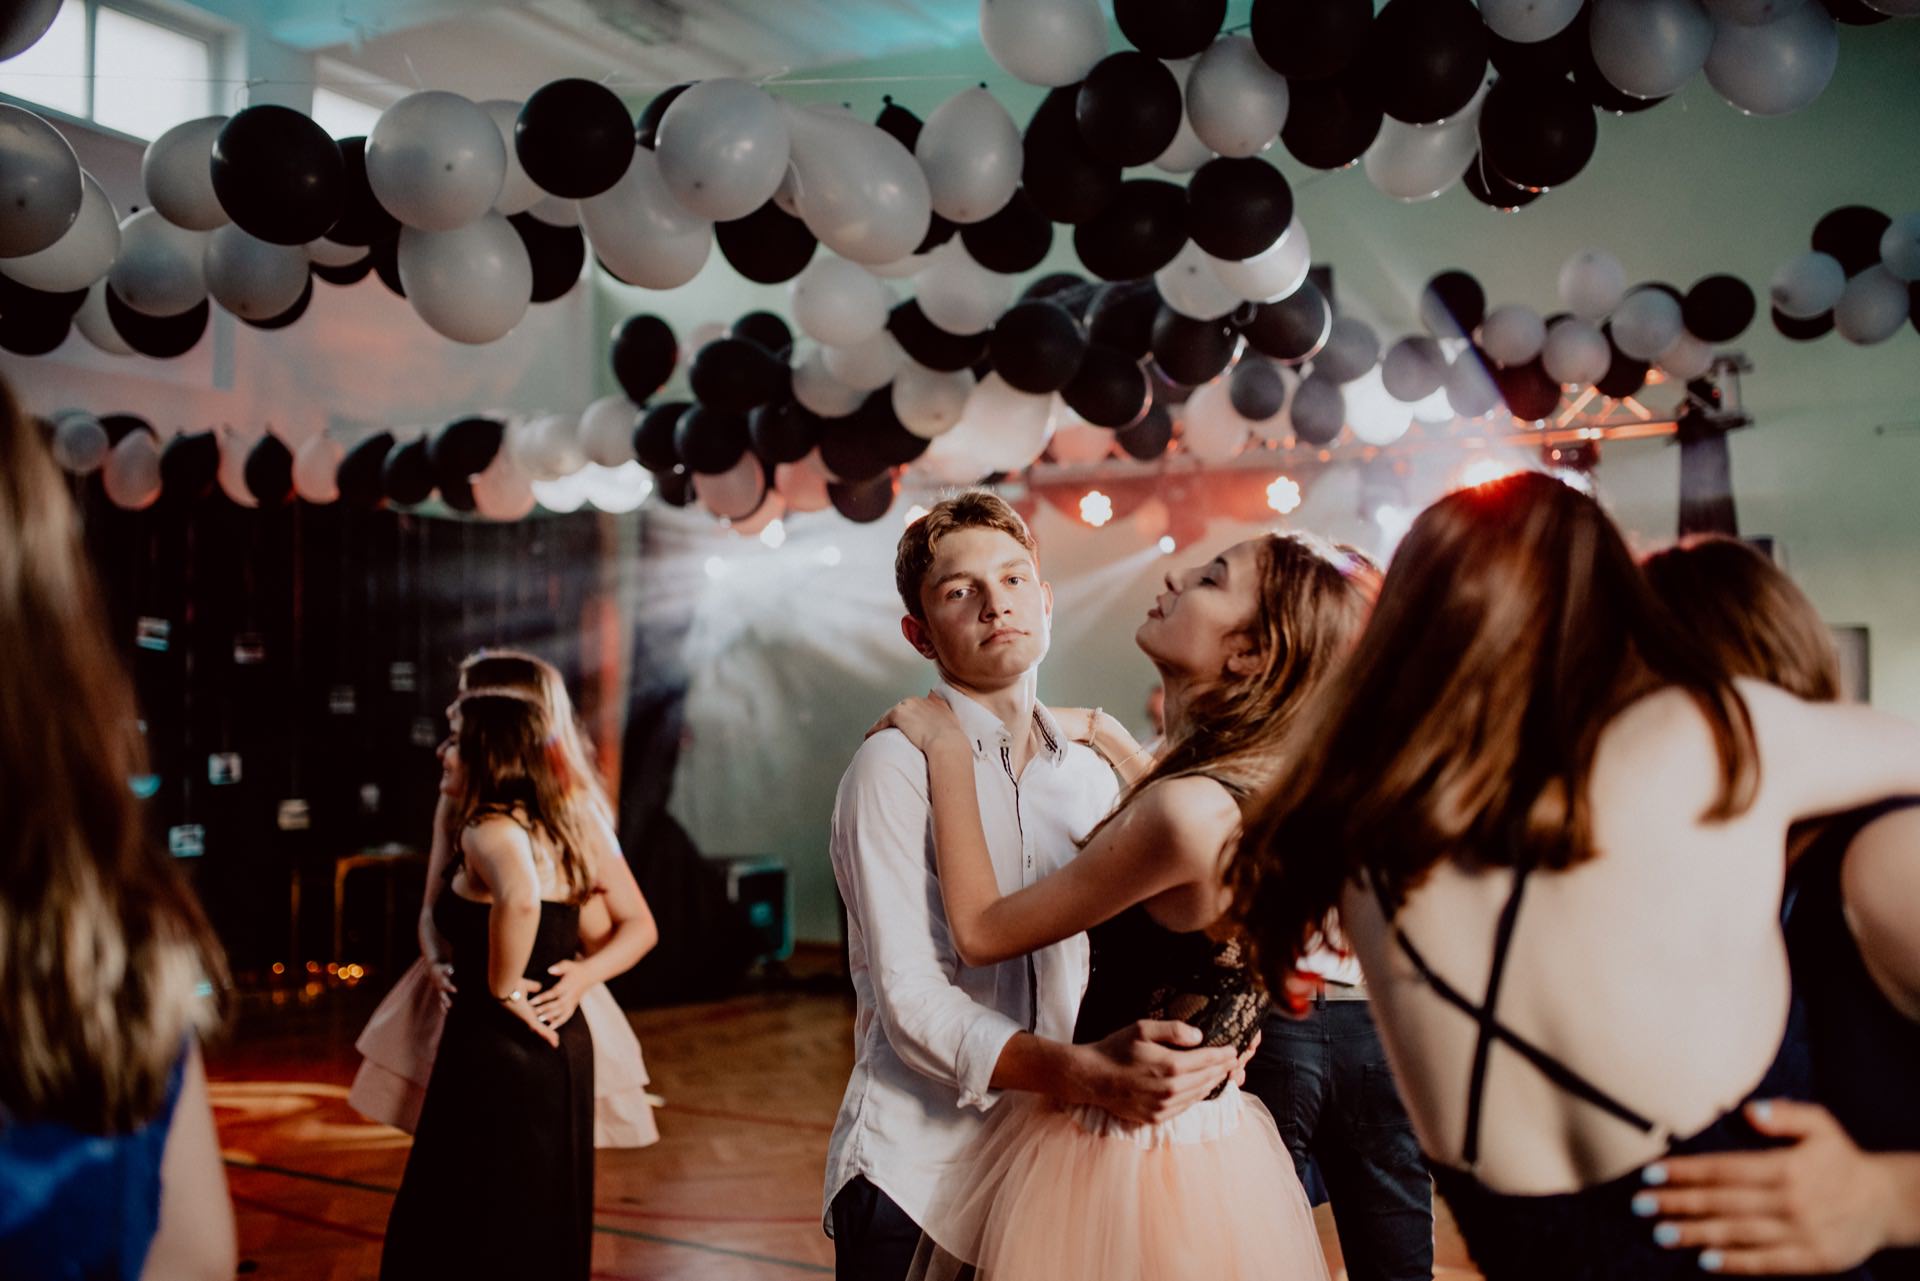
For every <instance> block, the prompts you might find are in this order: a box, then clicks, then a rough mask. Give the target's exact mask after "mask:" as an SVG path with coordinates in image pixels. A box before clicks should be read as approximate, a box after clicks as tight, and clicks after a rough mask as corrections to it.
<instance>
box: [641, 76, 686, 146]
mask: <svg viewBox="0 0 1920 1281" xmlns="http://www.w3.org/2000/svg"><path fill="white" fill-rule="evenodd" d="M691 88H693V81H691V80H688V81H685V82H684V83H681V84H677V85H669V86H668V87H667V88H665V89H662V90H661V91H660V92H659V93H656V94H654V95H653V99H652V100H651V101H650V102H648V103H647V105H646V106H645V107H643V108H641V111H640V118H639V119H638V120H636V121H634V122H633V142H634V145H635V146H637V147H645V148H646V149H647V150H648V151H652V150H653V149H654V147H655V146H656V145H658V143H659V141H660V118H661V117H662V116H664V115H666V114H667V108H668V107H671V106H672V105H673V100H674V99H675V98H678V97H679V96H680V95H681V94H683V93H685V92H686V91H687V90H689V89H691Z"/></svg>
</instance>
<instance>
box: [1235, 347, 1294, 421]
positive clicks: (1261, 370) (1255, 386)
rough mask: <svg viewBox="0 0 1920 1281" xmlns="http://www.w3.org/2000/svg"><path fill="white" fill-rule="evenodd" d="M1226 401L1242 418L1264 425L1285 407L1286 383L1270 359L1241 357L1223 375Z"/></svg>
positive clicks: (1278, 368)
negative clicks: (1231, 369)
mask: <svg viewBox="0 0 1920 1281" xmlns="http://www.w3.org/2000/svg"><path fill="white" fill-rule="evenodd" d="M1227 398H1228V399H1229V400H1231V401H1232V402H1233V408H1234V412H1236V413H1238V414H1239V415H1240V416H1241V417H1242V418H1246V419H1250V420H1252V421H1253V422H1256V423H1257V422H1265V421H1266V420H1267V419H1269V418H1271V417H1273V416H1274V415H1275V414H1277V413H1279V412H1280V411H1281V409H1283V408H1284V407H1285V406H1286V403H1287V380H1286V379H1285V378H1284V377H1282V376H1281V373H1280V367H1279V366H1278V365H1276V364H1274V363H1273V362H1272V361H1271V360H1267V359H1264V358H1262V357H1259V356H1252V357H1243V358H1242V359H1241V361H1240V363H1239V364H1237V365H1235V366H1234V367H1233V372H1232V373H1231V374H1229V375H1228V376H1227Z"/></svg>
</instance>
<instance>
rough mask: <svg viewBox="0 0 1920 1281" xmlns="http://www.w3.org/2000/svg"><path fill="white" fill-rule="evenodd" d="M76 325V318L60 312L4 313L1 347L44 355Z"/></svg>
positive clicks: (0, 317)
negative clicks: (74, 322)
mask: <svg viewBox="0 0 1920 1281" xmlns="http://www.w3.org/2000/svg"><path fill="white" fill-rule="evenodd" d="M81 292H82V293H84V292H85V290H82V291H81ZM72 328H73V317H72V316H70V315H63V314H62V313H60V312H58V311H6V312H0V350H5V351H10V352H12V353H13V354H14V355H16V356H44V355H46V354H47V353H48V352H50V351H52V350H53V349H54V348H55V347H58V346H59V345H60V344H61V343H63V342H65V341H66V340H67V334H68V332H69V331H71V330H72Z"/></svg>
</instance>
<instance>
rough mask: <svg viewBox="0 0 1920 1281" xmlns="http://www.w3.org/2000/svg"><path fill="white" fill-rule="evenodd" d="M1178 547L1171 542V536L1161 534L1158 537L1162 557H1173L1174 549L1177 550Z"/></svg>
mask: <svg viewBox="0 0 1920 1281" xmlns="http://www.w3.org/2000/svg"><path fill="white" fill-rule="evenodd" d="M1179 545H1180V544H1178V543H1176V542H1174V541H1173V535H1172V534H1162V535H1161V536H1160V554H1161V555H1162V556H1171V555H1173V553H1174V549H1175V548H1177V547H1178V546H1179Z"/></svg>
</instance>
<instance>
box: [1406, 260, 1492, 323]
mask: <svg viewBox="0 0 1920 1281" xmlns="http://www.w3.org/2000/svg"><path fill="white" fill-rule="evenodd" d="M1486 318H1487V291H1486V290H1484V289H1482V288H1481V287H1480V282H1479V281H1477V280H1475V279H1474V278H1473V277H1472V276H1470V275H1468V274H1467V273H1466V272H1464V271H1443V272H1441V273H1440V274H1439V275H1437V276H1435V277H1434V278H1433V279H1431V280H1429V281H1428V282H1427V285H1426V288H1424V289H1422V290H1421V291H1420V323H1421V324H1423V325H1425V326H1426V327H1427V332H1428V333H1430V334H1432V335H1433V336H1434V337H1435V338H1460V337H1464V336H1465V335H1467V334H1470V333H1472V332H1473V331H1474V330H1476V329H1478V328H1479V327H1480V322H1481V321H1483V320H1485V319H1486Z"/></svg>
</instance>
